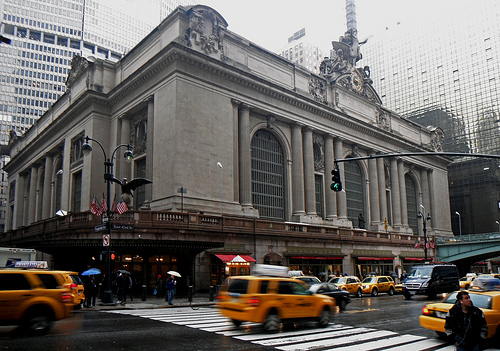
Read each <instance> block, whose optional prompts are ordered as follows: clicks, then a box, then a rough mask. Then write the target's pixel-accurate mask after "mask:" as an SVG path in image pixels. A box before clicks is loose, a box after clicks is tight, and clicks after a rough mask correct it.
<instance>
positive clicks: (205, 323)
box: [106, 308, 455, 351]
mask: <svg viewBox="0 0 500 351" xmlns="http://www.w3.org/2000/svg"><path fill="white" fill-rule="evenodd" d="M106 312H111V313H116V314H124V315H131V316H137V317H142V318H148V319H152V320H156V321H160V322H166V323H172V324H177V325H181V326H186V327H189V328H193V329H198V330H203V331H206V332H211V333H217V334H220V335H224V336H227V337H231V338H234V339H238V340H241V341H247V342H250V343H253V344H255V345H260V346H266V347H274V348H275V349H277V350H282V351H298V350H317V351H320V350H321V351H327V350H328V351H330V350H335V351H360V350H362V351H368V350H384V351H423V350H433V351H438V350H439V351H451V350H455V348H454V346H451V345H448V344H446V343H445V342H444V341H443V340H439V339H428V338H426V337H423V336H417V335H410V334H403V335H401V334H398V333H395V332H392V331H387V330H377V329H373V328H357V327H352V326H347V325H341V324H330V325H329V326H328V327H327V328H316V327H312V325H311V327H310V328H299V329H297V330H285V331H283V332H280V333H277V334H267V333H264V332H263V331H262V327H261V325H260V324H258V323H243V324H242V326H241V327H235V326H234V324H233V323H232V322H231V320H230V319H229V318H226V317H223V316H221V315H220V314H219V313H218V311H217V310H214V309H213V308H200V309H198V310H192V309H190V308H175V309H152V310H115V311H106Z"/></svg>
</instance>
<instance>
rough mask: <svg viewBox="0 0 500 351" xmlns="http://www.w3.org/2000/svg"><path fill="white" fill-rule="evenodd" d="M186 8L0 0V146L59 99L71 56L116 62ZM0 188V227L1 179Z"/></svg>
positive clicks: (159, 3)
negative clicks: (161, 24) (8, 40)
mask: <svg viewBox="0 0 500 351" xmlns="http://www.w3.org/2000/svg"><path fill="white" fill-rule="evenodd" d="M191 3H193V2H192V1H188V0H141V1H136V0H119V1H118V0H65V1H61V0H57V1H54V0H36V1H20V0H0V13H1V19H0V34H1V35H2V36H3V37H4V38H7V39H10V40H11V43H10V45H9V44H7V43H0V82H1V84H0V144H3V145H5V144H7V143H8V141H9V138H13V137H16V136H19V135H21V134H22V133H24V132H25V131H26V130H27V129H29V128H30V127H31V126H32V125H33V124H34V123H35V122H36V121H37V120H38V118H39V117H40V116H41V115H42V114H43V113H45V111H47V110H48V109H49V108H50V107H51V106H52V104H53V103H54V102H55V101H56V100H57V99H58V98H59V97H60V96H61V95H63V94H64V92H65V91H66V85H65V82H66V78H67V76H68V72H69V70H70V65H71V59H72V58H73V56H74V55H77V54H78V55H81V56H84V57H88V56H95V57H99V58H106V59H109V60H115V61H116V60H118V59H119V58H121V57H122V55H123V54H124V53H126V52H127V51H129V50H130V49H131V48H132V47H134V46H135V45H136V44H137V43H138V42H139V41H140V40H141V39H142V38H144V37H145V36H146V35H147V34H148V33H150V31H151V30H152V29H153V28H154V27H155V26H156V25H158V23H160V21H161V20H162V19H163V18H165V17H166V16H167V15H168V14H169V13H170V12H172V11H173V10H174V9H175V8H176V7H177V6H179V5H187V4H191ZM9 131H11V132H10V134H9ZM2 157H3V158H4V156H2ZM4 162H5V159H2V160H1V163H2V165H3V163H4ZM3 177H5V176H3ZM5 178H6V177H5ZM0 186H1V189H2V193H0V222H2V221H3V218H4V213H5V212H4V210H3V205H4V200H5V198H6V197H5V196H6V195H5V190H4V189H5V184H4V183H3V182H2V181H1V178H0ZM0 225H1V224H0Z"/></svg>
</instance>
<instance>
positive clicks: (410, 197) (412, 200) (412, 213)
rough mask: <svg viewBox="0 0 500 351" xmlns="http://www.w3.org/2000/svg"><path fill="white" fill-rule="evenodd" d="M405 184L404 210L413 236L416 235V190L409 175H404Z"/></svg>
mask: <svg viewBox="0 0 500 351" xmlns="http://www.w3.org/2000/svg"><path fill="white" fill-rule="evenodd" d="M405 184H406V208H407V214H408V225H409V226H410V228H411V229H412V230H413V234H418V222H417V188H416V186H415V182H414V181H413V179H412V177H410V175H408V174H405Z"/></svg>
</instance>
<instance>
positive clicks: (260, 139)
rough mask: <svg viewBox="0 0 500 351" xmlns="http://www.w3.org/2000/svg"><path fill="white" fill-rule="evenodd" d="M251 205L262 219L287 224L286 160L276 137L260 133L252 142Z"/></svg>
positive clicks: (266, 132) (256, 134) (268, 133)
mask: <svg viewBox="0 0 500 351" xmlns="http://www.w3.org/2000/svg"><path fill="white" fill-rule="evenodd" d="M251 147H252V203H253V206H254V207H255V208H256V209H258V210H259V216H260V218H267V219H275V220H285V215H286V211H285V157H284V155H283V149H282V147H281V145H280V143H279V142H278V140H277V139H276V137H275V136H274V135H273V134H272V133H271V132H269V131H267V130H265V129H261V130H259V131H257V132H256V133H255V135H254V136H253V138H252V144H251Z"/></svg>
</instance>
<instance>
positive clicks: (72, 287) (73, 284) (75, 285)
mask: <svg viewBox="0 0 500 351" xmlns="http://www.w3.org/2000/svg"><path fill="white" fill-rule="evenodd" d="M69 287H70V288H71V289H78V284H75V283H71V285H70V286H69Z"/></svg>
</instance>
